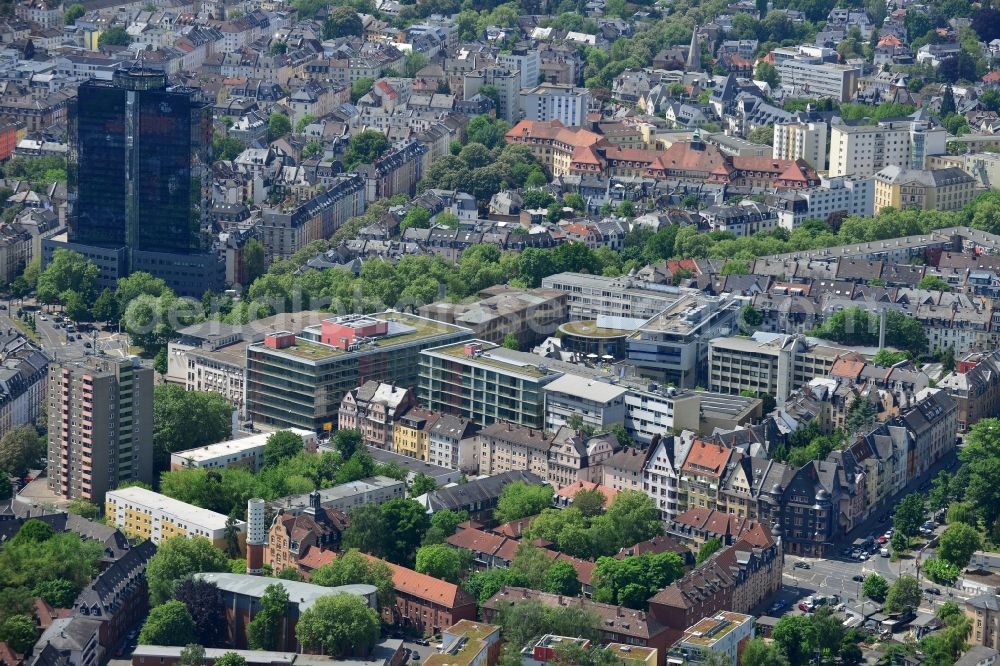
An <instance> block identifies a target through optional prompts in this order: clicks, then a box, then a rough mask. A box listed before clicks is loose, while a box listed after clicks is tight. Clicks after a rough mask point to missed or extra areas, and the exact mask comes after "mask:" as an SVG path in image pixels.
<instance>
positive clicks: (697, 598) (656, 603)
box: [649, 524, 784, 638]
mask: <svg viewBox="0 0 1000 666" xmlns="http://www.w3.org/2000/svg"><path fill="white" fill-rule="evenodd" d="M783 559H784V558H783V556H782V552H781V543H780V541H777V540H775V538H774V537H773V536H772V535H771V533H770V532H769V531H768V529H767V528H765V527H764V526H763V525H760V524H757V525H755V526H754V527H753V528H752V529H750V530H747V531H746V532H745V533H744V534H743V535H742V536H741V537H740V539H739V540H738V541H737V542H736V543H735V544H733V545H732V546H729V547H728V548H724V549H723V550H720V551H719V552H717V553H715V554H714V555H713V556H712V557H710V558H709V559H708V560H706V561H705V562H703V563H702V564H701V566H699V567H698V568H696V569H694V570H693V571H691V572H690V573H688V574H687V575H685V576H684V577H682V578H680V579H679V580H677V581H675V582H674V583H673V584H672V585H670V586H669V587H667V588H664V589H663V590H661V591H660V592H658V593H657V594H656V595H655V596H653V597H652V598H651V599H650V600H649V612H650V614H651V615H652V616H653V617H654V618H656V620H657V621H659V622H660V623H662V624H663V625H664V626H665V627H668V628H669V629H670V630H671V631H672V632H673V633H674V637H675V638H676V637H679V636H680V633H681V632H683V631H684V630H685V629H687V628H688V627H690V626H691V625H693V624H694V623H695V622H697V621H698V620H700V619H702V618H703V617H705V616H707V615H712V614H714V613H715V612H717V611H723V610H727V611H733V612H736V613H748V612H750V610H751V609H752V608H754V607H756V606H757V605H758V604H759V603H760V602H762V601H763V600H765V599H767V598H768V597H769V596H771V595H772V594H774V593H775V592H777V591H779V590H780V589H781V569H782V562H783Z"/></svg>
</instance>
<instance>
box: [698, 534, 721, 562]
mask: <svg viewBox="0 0 1000 666" xmlns="http://www.w3.org/2000/svg"><path fill="white" fill-rule="evenodd" d="M720 550H722V540H721V539H719V538H718V537H712V538H711V539H709V540H707V541H706V542H705V543H703V544H702V545H701V548H699V549H698V557H697V558H696V559H695V565H696V566H697V565H699V564H701V563H702V562H704V561H705V560H707V559H708V558H710V557H711V556H712V555H714V554H715V553H717V552H718V551H720Z"/></svg>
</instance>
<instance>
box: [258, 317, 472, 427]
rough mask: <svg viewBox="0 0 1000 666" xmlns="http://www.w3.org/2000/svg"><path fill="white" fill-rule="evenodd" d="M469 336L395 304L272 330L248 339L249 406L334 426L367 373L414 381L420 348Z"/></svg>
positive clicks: (291, 422) (276, 422)
mask: <svg viewBox="0 0 1000 666" xmlns="http://www.w3.org/2000/svg"><path fill="white" fill-rule="evenodd" d="M469 337H471V335H470V333H469V332H468V331H467V330H466V329H464V328H461V327H459V326H453V325H451V324H443V323H441V322H436V321H432V320H429V319H424V318H423V317H417V316H414V315H405V314H401V313H397V312H387V313H383V314H378V315H370V316H360V315H347V316H344V317H331V318H329V319H326V320H324V321H322V322H321V324H320V325H318V326H308V327H306V328H305V329H303V330H302V331H300V332H299V333H298V334H295V333H292V332H289V331H275V332H272V333H268V334H267V335H265V336H264V340H263V341H262V342H257V343H253V344H250V345H248V347H247V411H248V413H249V414H250V416H251V418H253V420H254V421H256V422H259V423H263V424H266V425H268V426H272V427H277V428H287V427H299V428H303V429H305V430H314V431H317V432H318V431H320V430H324V429H326V430H330V429H332V428H333V426H334V424H336V423H338V418H339V417H338V413H339V411H340V404H341V402H342V401H343V399H344V396H345V395H346V394H347V393H348V392H349V391H351V390H352V389H354V388H356V387H358V386H360V385H363V384H364V383H365V382H367V381H369V380H371V381H379V382H393V383H394V384H397V385H400V386H416V385H417V383H418V376H419V375H418V368H419V365H420V353H421V351H422V350H424V349H428V348H430V347H435V346H438V345H442V344H448V343H454V342H459V341H461V340H466V339H468V338H469Z"/></svg>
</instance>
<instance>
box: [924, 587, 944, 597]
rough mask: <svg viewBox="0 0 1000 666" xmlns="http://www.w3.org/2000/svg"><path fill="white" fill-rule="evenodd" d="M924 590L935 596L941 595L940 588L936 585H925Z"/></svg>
mask: <svg viewBox="0 0 1000 666" xmlns="http://www.w3.org/2000/svg"><path fill="white" fill-rule="evenodd" d="M924 592H926V593H927V594H934V595H937V596H941V588H938V587H925V588H924Z"/></svg>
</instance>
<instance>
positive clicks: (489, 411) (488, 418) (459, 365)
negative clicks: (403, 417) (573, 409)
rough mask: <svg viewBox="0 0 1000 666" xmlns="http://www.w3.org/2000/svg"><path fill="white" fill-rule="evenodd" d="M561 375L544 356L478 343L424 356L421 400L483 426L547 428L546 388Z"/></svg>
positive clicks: (436, 349)
mask: <svg viewBox="0 0 1000 666" xmlns="http://www.w3.org/2000/svg"><path fill="white" fill-rule="evenodd" d="M523 358H526V359H530V360H528V361H527V362H526V361H525V360H523ZM560 374H561V373H559V372H557V371H555V370H552V369H550V368H549V367H548V366H547V365H546V362H545V359H543V358H542V357H534V358H532V355H531V354H527V353H523V352H516V351H513V350H508V349H505V348H503V347H500V346H498V345H494V344H492V343H490V342H486V341H484V340H472V341H469V342H464V343H460V344H452V345H447V346H443V347H433V348H430V349H425V350H424V351H422V352H421V353H420V389H419V392H418V395H419V398H420V403H421V404H422V405H423V406H424V407H426V408H427V409H430V410H432V411H435V412H440V413H443V414H452V415H453V416H460V417H462V418H465V419H469V420H471V421H474V422H475V423H478V424H480V425H484V426H485V425H490V424H492V423H496V422H497V421H506V422H509V423H514V424H517V425H523V426H526V427H529V428H542V427H544V425H545V405H544V403H545V400H544V393H543V387H544V386H545V385H546V384H548V383H549V382H551V381H553V380H554V379H556V378H557V377H559V376H560Z"/></svg>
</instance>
